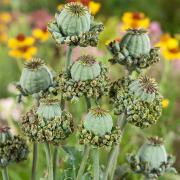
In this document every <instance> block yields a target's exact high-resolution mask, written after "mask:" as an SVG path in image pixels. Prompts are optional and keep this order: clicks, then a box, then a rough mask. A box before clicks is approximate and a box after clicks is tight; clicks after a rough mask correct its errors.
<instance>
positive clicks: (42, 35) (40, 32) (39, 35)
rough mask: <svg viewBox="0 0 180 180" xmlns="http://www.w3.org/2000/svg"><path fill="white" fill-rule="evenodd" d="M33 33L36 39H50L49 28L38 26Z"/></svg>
mask: <svg viewBox="0 0 180 180" xmlns="http://www.w3.org/2000/svg"><path fill="white" fill-rule="evenodd" d="M32 35H33V37H34V38H35V39H37V40H39V41H41V42H45V41H47V40H48V39H49V35H50V34H49V32H48V31H47V28H42V29H40V28H36V29H34V30H33V31H32Z"/></svg>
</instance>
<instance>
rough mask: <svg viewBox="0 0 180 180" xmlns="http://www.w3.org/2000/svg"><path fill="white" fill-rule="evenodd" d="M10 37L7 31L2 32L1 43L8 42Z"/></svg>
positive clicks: (0, 35)
mask: <svg viewBox="0 0 180 180" xmlns="http://www.w3.org/2000/svg"><path fill="white" fill-rule="evenodd" d="M7 39H8V35H7V33H6V32H0V44H1V43H6V42H7Z"/></svg>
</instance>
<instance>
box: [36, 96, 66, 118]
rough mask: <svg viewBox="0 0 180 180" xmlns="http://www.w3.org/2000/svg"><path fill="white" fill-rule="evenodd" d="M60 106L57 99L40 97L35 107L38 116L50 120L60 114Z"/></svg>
mask: <svg viewBox="0 0 180 180" xmlns="http://www.w3.org/2000/svg"><path fill="white" fill-rule="evenodd" d="M61 113H62V111H61V107H60V103H59V100H58V99H50V98H48V99H42V100H41V101H40V105H39V107H38V109H37V114H38V116H39V117H41V118H44V119H45V120H51V119H53V118H55V117H57V116H59V117H60V116H61Z"/></svg>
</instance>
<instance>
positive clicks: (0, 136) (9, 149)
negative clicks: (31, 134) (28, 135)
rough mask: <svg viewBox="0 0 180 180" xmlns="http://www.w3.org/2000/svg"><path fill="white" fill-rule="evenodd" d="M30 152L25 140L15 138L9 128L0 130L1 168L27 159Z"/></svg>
mask: <svg viewBox="0 0 180 180" xmlns="http://www.w3.org/2000/svg"><path fill="white" fill-rule="evenodd" d="M28 153H29V150H28V146H27V144H26V142H25V140H24V139H22V138H21V137H19V136H13V135H12V134H11V133H10V131H9V128H7V127H5V128H0V167H6V166H8V165H9V164H11V163H14V162H16V163H18V162H20V161H23V160H25V159H27V156H28Z"/></svg>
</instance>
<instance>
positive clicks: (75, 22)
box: [56, 2, 91, 36]
mask: <svg viewBox="0 0 180 180" xmlns="http://www.w3.org/2000/svg"><path fill="white" fill-rule="evenodd" d="M56 21H57V25H58V27H59V28H60V30H61V31H62V33H63V34H64V35H66V36H71V35H80V34H81V33H83V32H87V31H89V29H90V23H91V15H90V13H89V11H88V8H87V7H85V6H83V5H82V4H81V3H79V2H71V3H68V4H66V5H65V6H64V8H63V9H62V11H61V12H60V13H59V14H57V15H56Z"/></svg>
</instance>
